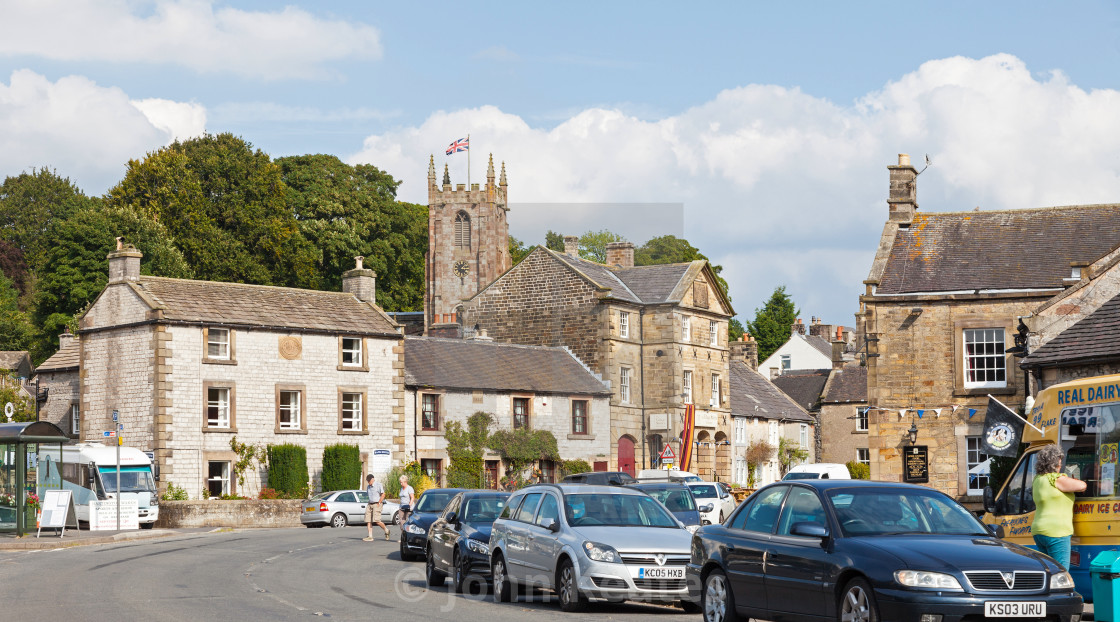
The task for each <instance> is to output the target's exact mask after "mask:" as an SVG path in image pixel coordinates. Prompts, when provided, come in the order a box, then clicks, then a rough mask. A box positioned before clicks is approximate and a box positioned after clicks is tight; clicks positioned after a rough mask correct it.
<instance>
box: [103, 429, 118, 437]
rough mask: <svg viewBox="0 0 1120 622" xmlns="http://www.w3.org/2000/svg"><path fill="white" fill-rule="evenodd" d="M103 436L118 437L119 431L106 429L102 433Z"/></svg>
mask: <svg viewBox="0 0 1120 622" xmlns="http://www.w3.org/2000/svg"><path fill="white" fill-rule="evenodd" d="M101 436H103V437H104V438H116V437H117V431H116V430H105V431H104V432H102V433H101Z"/></svg>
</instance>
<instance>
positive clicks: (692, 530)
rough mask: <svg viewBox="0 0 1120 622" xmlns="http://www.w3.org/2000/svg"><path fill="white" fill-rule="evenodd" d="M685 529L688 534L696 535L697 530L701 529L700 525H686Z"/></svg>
mask: <svg viewBox="0 0 1120 622" xmlns="http://www.w3.org/2000/svg"><path fill="white" fill-rule="evenodd" d="M684 528H685V529H687V530H688V533H696V530H697V529H699V528H700V525H685V526H684Z"/></svg>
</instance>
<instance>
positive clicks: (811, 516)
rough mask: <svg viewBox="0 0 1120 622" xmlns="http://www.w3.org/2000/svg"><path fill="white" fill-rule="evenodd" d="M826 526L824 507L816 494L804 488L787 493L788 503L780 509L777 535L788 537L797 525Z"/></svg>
mask: <svg viewBox="0 0 1120 622" xmlns="http://www.w3.org/2000/svg"><path fill="white" fill-rule="evenodd" d="M806 522H808V523H820V524H821V525H824V524H826V520H825V514H824V506H823V505H822V504H821V500H820V499H819V498H818V497H817V493H815V492H813V491H811V490H806V489H804V488H794V489H793V490H792V491H790V493H789V501H786V504H785V507H784V508H782V516H781V519H779V520H778V533H779V534H780V535H787V536H788V535H790V530H791V529H792V528H793V526H794V525H796V524H797V523H806Z"/></svg>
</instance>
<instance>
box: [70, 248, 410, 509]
mask: <svg viewBox="0 0 1120 622" xmlns="http://www.w3.org/2000/svg"><path fill="white" fill-rule="evenodd" d="M140 258H141V254H140V252H139V251H137V250H136V249H134V248H129V247H126V248H119V249H118V250H116V251H114V252H112V253H110V254H109V283H108V285H106V287H105V289H104V290H103V291H102V292H101V294H100V295H99V296H98V297H97V299H96V300H95V301H94V302H93V304H92V305H91V307H90V308H89V310H88V311H86V312H85V314H83V315H82V317H81V320H80V330H79V338H80V341H79V348H80V355H79V365H80V368H81V401H80V412H81V413H82V420H81V437H82V439H83V440H91V441H92V440H97V439H99V438H101V432H102V431H103V430H112V429H114V427H115V424H114V423H113V421H112V416H113V413H114V412H116V413H119V419H120V423H121V425H122V426H123V431H122V437H123V439H124V443H125V444H127V445H131V446H135V447H138V448H140V449H142V450H146V451H152V452H154V453H155V459H156V462H157V463H158V464H159V466H160V470H161V475H162V482H161V486H167V485H168V483H175V484H176V485H178V486H181V487H184V488H186V490H187V492H188V493H189V494H190V496H191V497H192V498H196V497H197V496H199V495H202V494H205V495H207V496H218V495H221V494H230V493H237V492H238V484H237V481H236V480H237V478H236V477H235V476H234V472H233V466H234V460H235V455H234V453H233V452H232V451H231V449H230V439H232V438H234V437H236V438H237V439H238V441H239V442H242V443H250V444H260V445H268V444H282V443H294V444H297V445H302V446H304V447H305V448H306V449H307V461H308V469H309V472H310V473H311V477H312V480H316V481H317V480H318V476H319V473H320V472H321V465H322V455H323V448H324V447H326V446H327V445H332V444H336V443H347V444H355V445H357V446H358V447H359V448H360V451H361V454H362V456H363V459H364V460H366V469H365V471H366V472H379V471H382V472H383V471H387V470H388V468H389V459H388V458H391V457H392V458H396V459H398V460H400V459H403V458H404V457H406V455H405V443H404V441H405V437H404V429H403V420H402V417H403V413H404V360H403V356H404V344H403V336H402V335H401V334H400V331H399V327H398V326H397V325H396V324H395V323H394V322H393V321H392V320H391V319H390V318H389V317H388V316H386V315H385V314H384V313H383V312H382V311H381V309H379V308H378V307H377V305H376V304H375V302H374V291H375V275H374V273H373V271H372V270H368V269H363V268H362V265H361V258H358V264H357V267H356V268H355V269H354V270H350V271H348V272H346V273H345V274H344V275H343V286H342V288H343V291H342V292H324V291H311V290H301V289H291V288H283V287H267V286H261V285H242V284H236V283H219V282H210V281H194V280H186V279H169V278H161V277H152V276H143V275H141V274H140ZM375 452H378V454H379V455H384V456H385V458H386V459H385V460H383V461H382V460H378V461H376V463H375V461H373V460H371V457H372V456H374V455H375ZM250 476H253V474H250ZM250 481H252V480H250ZM316 481H313V482H312V486H313V487H314V486H315V485H316V483H317V482H316ZM255 483H257V484H263V483H264V482H260V481H258V482H255ZM358 484H359V482H355V486H357V485H358ZM255 488H256V486H251V487H250V489H249V490H248V491H246V492H249V493H252V492H253V490H254V489H255Z"/></svg>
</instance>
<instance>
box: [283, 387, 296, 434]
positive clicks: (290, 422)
mask: <svg viewBox="0 0 1120 622" xmlns="http://www.w3.org/2000/svg"><path fill="white" fill-rule="evenodd" d="M299 402H300V392H299V391H281V392H280V427H281V428H284V429H297V428H299V427H300V404H299Z"/></svg>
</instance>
